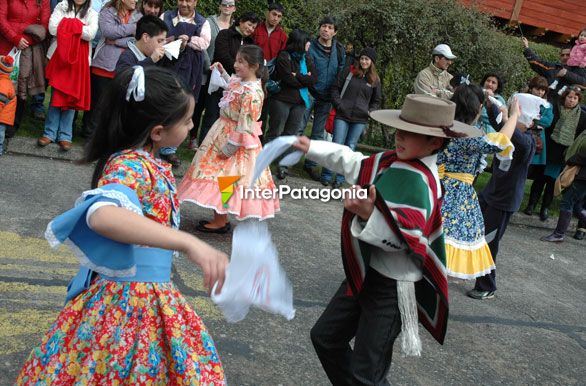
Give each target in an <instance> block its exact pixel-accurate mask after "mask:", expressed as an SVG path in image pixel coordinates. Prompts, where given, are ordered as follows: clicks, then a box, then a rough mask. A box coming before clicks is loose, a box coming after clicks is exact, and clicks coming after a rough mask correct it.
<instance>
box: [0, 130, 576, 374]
mask: <svg viewBox="0 0 586 386" xmlns="http://www.w3.org/2000/svg"><path fill="white" fill-rule="evenodd" d="M80 154H81V153H80V151H79V149H77V148H76V149H74V151H73V152H72V153H69V154H64V153H61V152H60V151H58V150H57V148H56V147H49V148H46V149H39V148H37V147H36V146H35V145H34V140H32V139H26V138H17V139H15V140H13V141H12V142H11V144H10V146H9V153H8V154H7V155H3V156H1V157H0V234H4V235H5V237H4V238H1V239H0V240H3V243H2V244H0V292H3V291H4V290H5V289H6V291H8V290H11V291H12V290H13V289H11V288H13V287H10V286H9V284H14V283H17V284H18V283H20V284H22V285H23V286H24V285H25V284H27V285H31V286H32V285H36V286H45V287H39V288H47V290H43V291H38V292H31V293H26V291H25V292H19V293H18V294H19V295H18V296H19V297H20V298H19V299H13V298H14V296H15V295H14V292H10V293H8V292H7V293H1V294H0V310H1V311H0V333H1V334H3V335H1V336H2V340H0V384H2V385H4V384H6V385H8V384H12V382H14V379H15V377H16V375H17V374H18V371H19V370H20V366H22V363H23V362H24V360H25V359H26V357H27V355H28V353H29V351H30V349H31V348H32V347H33V346H34V345H35V344H37V343H38V341H39V340H40V339H41V337H42V335H43V334H44V332H45V330H46V329H47V328H48V326H49V324H50V323H51V320H41V321H40V322H38V323H37V324H33V326H38V327H34V329H32V330H28V331H25V330H23V331H25V332H19V333H18V334H17V333H16V332H14V333H12V334H11V331H16V330H18V331H21V329H23V328H24V327H22V326H21V327H17V326H16V324H17V323H16V322H15V321H14V320H10V315H18V314H19V312H22V311H23V310H25V311H26V312H25V313H23V315H28V314H30V315H37V314H38V313H39V312H46V313H48V314H49V315H56V313H57V312H58V311H59V309H60V306H61V305H62V301H63V294H62V292H55V291H54V289H55V288H57V289H58V290H59V291H61V290H62V288H64V286H65V285H66V283H67V281H68V280H69V278H70V276H69V274H63V273H60V272H61V271H55V272H56V273H55V272H53V271H50V270H49V268H47V269H46V271H47V274H46V277H43V275H42V274H36V273H32V271H33V268H31V272H27V270H23V269H18V268H16V267H15V266H17V265H18V259H17V258H16V257H11V254H14V255H15V256H16V255H18V256H21V252H22V251H18V253H17V252H11V251H12V249H11V248H13V247H14V245H10V243H9V242H8V241H6V240H10V237H12V236H11V235H12V234H17V235H19V236H22V237H25V238H31V239H30V240H33V239H41V238H42V237H43V233H44V230H45V227H46V225H47V223H48V222H49V221H50V219H51V218H53V217H54V216H55V215H57V214H59V213H61V212H62V211H64V210H66V209H68V208H69V207H70V206H71V205H72V204H73V202H74V201H75V199H76V198H77V197H78V196H79V194H80V193H81V192H82V191H83V190H85V189H87V188H88V187H89V181H90V177H91V172H92V167H91V166H88V165H76V164H73V163H72V162H71V161H68V159H71V158H77V157H79V155H80ZM182 170H184V169H182ZM182 170H180V171H179V172H180V173H181V171H182ZM287 182H288V184H289V185H291V186H292V187H298V186H302V185H307V186H311V187H321V185H319V184H316V183H314V182H312V181H309V180H306V179H302V178H298V177H290V178H289V179H288V181H287ZM281 207H282V209H281V213H279V214H278V215H277V217H276V218H275V219H273V220H270V230H271V232H272V234H273V238H274V241H275V244H276V246H277V249H278V251H279V253H280V260H281V263H282V265H283V267H284V269H285V270H286V272H287V274H288V276H289V278H290V280H291V282H292V284H293V287H294V303H295V307H296V310H297V312H296V317H295V319H293V320H292V321H287V320H285V319H283V318H282V317H279V316H275V315H271V314H267V313H265V312H262V311H258V310H253V311H252V312H251V313H250V314H249V315H248V317H247V318H246V319H245V320H244V321H242V322H240V323H237V324H229V323H227V322H225V321H224V320H223V319H222V318H221V317H219V316H218V314H219V313H218V311H217V309H214V308H213V307H206V306H202V308H201V309H199V308H198V305H199V304H202V305H205V304H208V303H209V301H208V300H205V294H204V293H203V292H202V291H201V287H200V286H198V284H197V283H198V282H199V281H200V279H201V278H200V275H199V271H198V270H197V269H196V268H194V266H193V265H191V264H190V263H189V262H188V261H187V260H186V259H185V258H184V257H183V256H181V257H179V258H178V259H177V260H176V261H175V274H174V280H175V282H176V283H177V284H178V286H179V288H180V289H181V291H182V292H183V293H184V294H185V295H186V296H188V299H194V302H195V304H194V308H195V309H196V311H198V312H199V314H200V315H201V316H202V318H203V320H204V322H205V323H206V325H207V326H208V328H209V329H210V331H211V333H212V335H213V337H214V339H215V341H216V344H217V347H218V350H219V353H220V356H221V359H222V362H223V365H224V368H225V371H226V375H227V379H228V381H229V384H232V385H279V384H280V385H327V384H329V383H328V381H327V378H326V377H325V375H324V373H323V371H322V369H321V366H320V364H319V362H318V359H317V357H316V355H315V354H314V351H313V348H312V345H311V342H310V339H309V330H310V328H311V326H312V325H313V323H314V322H315V321H316V320H317V318H318V317H319V315H320V313H321V311H322V310H323V309H324V307H325V305H326V304H327V302H328V301H329V299H330V297H331V295H332V294H333V293H334V292H335V290H336V289H337V288H338V286H339V284H340V282H341V281H342V280H343V277H344V273H343V268H342V263H341V259H340V240H339V221H340V218H341V213H342V204H341V202H329V203H322V202H320V201H311V200H308V201H295V200H292V199H285V200H283V201H282V203H281ZM210 216H211V211H209V210H205V209H201V208H199V207H196V206H194V205H189V204H185V205H184V206H183V207H182V228H183V229H184V230H186V231H188V232H195V230H194V228H195V225H196V223H197V220H199V219H203V218H209V217H210ZM232 221H233V222H234V220H232ZM554 225H555V221H554V220H550V221H549V222H546V223H541V222H539V221H535V219H533V218H528V217H526V216H524V215H515V216H514V218H513V221H512V224H511V225H510V226H509V229H508V231H507V233H506V234H505V236H504V238H503V240H502V242H501V249H500V253H499V256H498V261H497V264H498V286H499V290H498V291H497V296H496V298H494V299H491V300H486V301H477V300H472V299H469V298H467V297H466V295H465V292H466V290H468V289H469V288H471V286H472V283H470V282H466V281H461V280H450V321H449V325H448V332H447V337H446V342H445V344H444V345H443V346H441V345H438V344H437V343H436V342H435V341H433V340H432V338H431V337H430V336H429V334H428V333H427V332H426V331H425V330H423V328H421V336H422V338H423V355H422V357H420V358H411V357H410V358H404V357H402V356H401V354H400V350H399V347H395V355H394V357H393V363H392V366H391V370H390V372H389V381H390V382H391V383H392V384H399V385H469V384H482V385H524V384H527V385H528V384H531V385H535V384H539V385H580V384H581V385H583V384H585V381H584V380H585V379H586V323H585V321H584V318H585V316H586V300H585V299H586V280H585V279H584V278H585V277H586V264H585V262H586V248H585V246H586V242H585V241H577V240H574V239H573V238H571V237H569V235H568V237H567V240H566V241H565V242H564V243H561V244H551V243H544V242H541V241H539V237H540V236H542V235H544V234H547V233H548V232H549V231H551V229H552V228H553V227H554ZM198 236H200V237H201V238H202V239H204V240H206V241H207V242H209V243H210V244H212V245H214V246H215V247H217V248H220V249H222V250H224V251H226V252H229V250H230V246H231V244H230V237H229V236H224V235H198ZM18 248H19V249H21V248H24V247H20V246H19V247H18ZM22 253H24V252H22ZM31 253H32V254H34V252H31ZM34 258H35V257H34V256H30V259H34ZM27 261H29V260H27ZM30 261H34V260H30ZM39 264H41V263H39ZM41 265H42V264H41ZM63 265H64V267H65V268H64V269H68V270H70V271H72V272H73V271H74V268H75V267H74V266H73V264H71V263H70V262H67V263H65V262H64V263H63ZM37 268H38V267H37ZM35 272H36V271H35ZM67 272H69V271H67ZM18 288H28V287H18ZM63 291H64V289H63ZM42 315H45V314H42ZM26 318H28V316H25V317H24V319H26ZM31 318H32V316H31ZM31 320H32V319H31ZM22 322H23V324H26V323H27V320H23V321H22ZM11 323H12V324H11ZM31 323H32V322H31ZM13 339H17V342H16V343H15V342H13Z"/></svg>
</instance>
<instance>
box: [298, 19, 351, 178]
mask: <svg viewBox="0 0 586 386" xmlns="http://www.w3.org/2000/svg"><path fill="white" fill-rule="evenodd" d="M337 33H338V26H337V24H336V19H334V18H333V17H331V16H326V17H324V18H323V19H322V20H321V22H320V23H319V37H318V38H317V39H313V40H312V41H311V46H310V47H309V56H310V57H311V59H312V60H313V65H314V66H315V70H316V72H317V76H318V80H317V83H316V84H315V86H314V87H313V88H312V89H311V90H310V91H311V94H312V96H313V102H312V104H311V106H310V108H309V109H307V111H306V112H305V117H304V121H305V122H304V125H303V127H305V126H306V125H307V121H309V117H310V115H311V112H312V111H313V126H312V128H311V139H317V140H323V139H324V131H325V126H326V121H327V119H328V115H329V114H330V110H331V108H332V103H331V96H330V89H331V87H332V84H333V83H334V82H335V81H336V79H337V77H338V74H339V73H340V72H341V71H342V70H343V69H344V64H345V62H346V52H345V50H344V46H342V44H340V43H339V42H338V41H337V40H336V39H335V36H336V34H337ZM316 166H317V164H316V163H315V162H313V161H310V160H308V159H306V160H305V165H304V167H303V169H304V170H305V171H306V172H307V173H308V174H309V175H310V177H311V178H312V179H314V180H316V181H319V180H320V173H318V172H317V171H316V170H315V167H316Z"/></svg>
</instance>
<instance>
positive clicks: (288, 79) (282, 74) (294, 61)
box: [266, 29, 317, 180]
mask: <svg viewBox="0 0 586 386" xmlns="http://www.w3.org/2000/svg"><path fill="white" fill-rule="evenodd" d="M309 40H310V36H309V34H308V33H307V32H305V31H301V30H298V29H296V30H294V31H292V32H291V34H290V35H289V38H288V39H287V45H286V46H285V49H284V50H282V51H281V52H279V55H277V61H276V64H275V76H274V79H275V80H277V81H278V82H279V85H280V88H281V89H280V91H279V92H277V93H275V94H273V95H272V96H271V99H270V106H269V117H270V118H269V129H268V130H267V134H266V142H270V141H272V140H273V139H275V138H277V137H278V136H280V135H298V134H301V132H302V131H303V129H304V127H302V124H303V114H305V110H306V109H308V108H309V106H310V104H311V102H310V99H309V98H310V96H309V89H310V88H311V87H313V85H314V84H315V82H317V73H316V71H315V68H314V66H313V61H312V60H311V57H310V56H309V55H307V50H308V49H309V44H310V43H309ZM286 176H287V167H284V166H281V167H280V168H279V172H278V173H277V178H278V179H280V180H282V179H284V178H285V177H286Z"/></svg>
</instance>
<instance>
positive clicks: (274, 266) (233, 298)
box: [212, 219, 295, 323]
mask: <svg viewBox="0 0 586 386" xmlns="http://www.w3.org/2000/svg"><path fill="white" fill-rule="evenodd" d="M214 287H215V286H214ZM214 290H215V288H214ZM214 290H212V300H213V301H214V303H216V304H217V305H218V306H219V307H220V308H221V309H222V312H223V313H224V317H225V318H226V320H227V321H228V322H230V323H236V322H239V321H241V320H242V319H244V318H245V317H246V314H248V310H249V309H250V306H251V305H252V306H255V307H258V308H260V309H262V310H264V311H267V312H271V313H274V314H279V315H283V316H284V317H285V318H286V319H287V320H291V319H293V318H294V317H295V309H294V308H293V288H292V287H291V283H290V282H289V280H288V279H287V275H286V274H285V271H284V270H283V268H282V267H281V265H280V264H279V260H278V255H277V250H276V248H275V245H274V244H273V242H272V240H271V234H270V232H269V230H268V226H267V223H266V221H258V220H254V219H253V220H247V221H244V222H242V223H240V224H239V225H238V226H237V227H236V228H235V230H234V237H233V239H232V256H231V258H230V264H229V265H228V269H227V270H226V281H225V282H224V287H223V288H222V292H221V293H220V294H219V295H215V294H214Z"/></svg>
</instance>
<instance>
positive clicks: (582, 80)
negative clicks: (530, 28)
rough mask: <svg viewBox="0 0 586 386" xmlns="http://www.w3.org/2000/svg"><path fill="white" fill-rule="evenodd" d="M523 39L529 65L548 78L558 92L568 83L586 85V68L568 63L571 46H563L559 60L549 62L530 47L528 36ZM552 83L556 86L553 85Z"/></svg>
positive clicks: (524, 51) (524, 53) (524, 52)
mask: <svg viewBox="0 0 586 386" xmlns="http://www.w3.org/2000/svg"><path fill="white" fill-rule="evenodd" d="M522 40H523V46H524V49H523V55H524V56H525V59H527V62H528V63H529V66H531V69H532V70H533V71H535V72H536V73H537V74H539V75H541V76H543V77H544V78H545V79H547V82H548V83H549V84H550V87H551V88H554V89H555V90H556V92H557V91H559V90H560V89H561V88H562V87H563V86H566V85H572V84H577V85H581V86H584V87H586V69H581V68H577V67H569V66H568V65H567V62H568V59H569V58H570V48H567V47H563V48H562V49H561V50H560V61H559V62H547V61H545V60H543V59H541V58H540V57H539V56H538V55H537V54H536V53H535V51H533V50H532V49H531V48H529V41H528V40H527V39H526V38H522ZM556 81H557V83H556ZM552 84H553V85H554V86H551V85H552Z"/></svg>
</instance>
